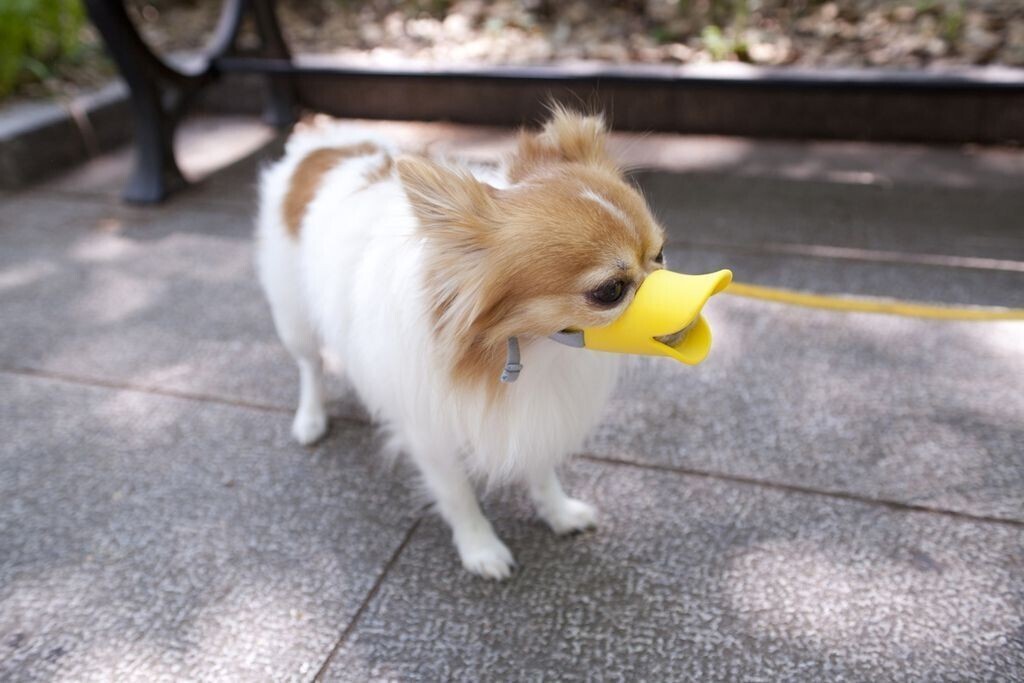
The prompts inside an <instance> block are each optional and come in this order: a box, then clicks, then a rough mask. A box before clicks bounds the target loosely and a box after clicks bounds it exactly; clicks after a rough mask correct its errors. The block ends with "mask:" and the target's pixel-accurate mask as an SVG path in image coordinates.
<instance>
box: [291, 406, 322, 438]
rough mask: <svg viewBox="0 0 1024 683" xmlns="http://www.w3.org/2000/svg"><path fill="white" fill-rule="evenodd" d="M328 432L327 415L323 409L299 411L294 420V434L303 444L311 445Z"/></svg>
mask: <svg viewBox="0 0 1024 683" xmlns="http://www.w3.org/2000/svg"><path fill="white" fill-rule="evenodd" d="M326 433H327V415H326V414H325V413H324V412H323V411H316V412H314V411H299V412H297V413H295V420H294V421H293V422H292V436H294V437H295V440H296V441H298V442H299V443H300V444H302V445H303V446H311V445H312V444H314V443H316V442H317V441H319V440H320V439H321V437H323V435H324V434H326Z"/></svg>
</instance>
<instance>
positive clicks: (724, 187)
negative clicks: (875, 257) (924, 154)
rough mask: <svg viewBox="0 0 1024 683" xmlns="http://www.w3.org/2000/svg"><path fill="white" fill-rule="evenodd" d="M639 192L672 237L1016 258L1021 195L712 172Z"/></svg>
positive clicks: (652, 183)
mask: <svg viewBox="0 0 1024 683" xmlns="http://www.w3.org/2000/svg"><path fill="white" fill-rule="evenodd" d="M639 180H640V182H641V183H642V186H643V188H644V191H645V193H646V195H647V197H648V200H649V201H650V202H651V205H652V206H653V207H655V208H656V213H657V215H658V217H659V218H660V219H661V220H662V222H663V224H664V225H665V227H666V229H668V230H669V231H670V234H671V237H672V239H676V240H683V241H687V242H697V243H700V242H705V243H711V246H715V245H721V244H723V243H725V244H741V245H757V244H760V243H763V242H770V243H796V244H809V245H833V246H845V247H854V248H859V249H865V250H883V251H895V252H911V253H919V254H939V255H952V256H974V257H984V258H992V259H1012V260H1016V261H1024V230H1022V227H1024V218H1022V217H1024V193H1021V192H1019V191H1016V190H1009V189H989V188H972V189H955V188H946V187H921V186H917V187H915V186H905V185H900V186H885V185H879V184H857V183H847V184H842V183H830V182H821V181H817V180H813V179H808V180H803V181H793V180H790V179H780V178H767V177H736V176H727V175H719V174H689V175H686V176H684V177H680V176H679V175H678V174H671V173H647V174H643V175H642V176H641V177H640V179H639Z"/></svg>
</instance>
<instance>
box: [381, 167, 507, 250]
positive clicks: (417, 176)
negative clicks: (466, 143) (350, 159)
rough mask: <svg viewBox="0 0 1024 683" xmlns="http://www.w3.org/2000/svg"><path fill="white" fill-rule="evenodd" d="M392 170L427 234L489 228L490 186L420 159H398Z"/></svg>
mask: <svg viewBox="0 0 1024 683" xmlns="http://www.w3.org/2000/svg"><path fill="white" fill-rule="evenodd" d="M395 167H396V168H397V170H398V177H399V178H401V180H402V186H403V187H404V188H405V193H406V196H408V197H409V203H410V204H411V205H412V209H413V211H414V212H415V214H416V218H418V219H419V222H420V225H421V226H422V228H423V229H424V230H426V231H427V232H428V233H436V232H442V233H446V232H447V233H455V234H458V233H475V232H479V231H485V230H488V229H489V228H490V227H491V226H490V225H489V223H490V220H491V218H492V217H493V216H494V194H495V189H494V188H493V187H491V186H490V185H487V184H486V183H482V182H480V181H479V180H477V179H476V178H474V177H473V176H472V175H470V174H469V173H467V172H465V171H461V170H457V169H453V168H448V167H445V166H443V165H441V164H438V163H436V162H434V161H431V160H429V159H424V158H422V157H412V156H407V157H401V158H399V159H398V160H397V161H396V162H395ZM453 236H454V235H453ZM464 236H466V235H464Z"/></svg>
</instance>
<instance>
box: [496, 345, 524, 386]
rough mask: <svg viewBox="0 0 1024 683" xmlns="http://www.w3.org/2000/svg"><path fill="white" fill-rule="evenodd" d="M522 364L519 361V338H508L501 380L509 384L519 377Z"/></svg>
mask: <svg viewBox="0 0 1024 683" xmlns="http://www.w3.org/2000/svg"><path fill="white" fill-rule="evenodd" d="M522 369H523V364H522V363H520V362H519V338H518V337H509V338H508V355H507V356H506V357H505V369H504V370H502V371H501V381H502V382H504V383H505V384H511V383H512V382H515V381H516V380H517V379H519V373H520V372H521V371H522Z"/></svg>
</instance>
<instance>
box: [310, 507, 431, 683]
mask: <svg viewBox="0 0 1024 683" xmlns="http://www.w3.org/2000/svg"><path fill="white" fill-rule="evenodd" d="M425 516H426V509H424V511H423V512H422V513H421V514H420V516H419V517H417V518H416V519H415V520H413V523H412V524H410V525H409V529H408V530H407V531H406V532H405V536H404V537H403V538H402V542H401V543H399V544H398V547H397V548H395V552H394V553H392V554H391V557H390V558H388V561H387V562H386V563H384V567H383V568H382V569H381V571H380V574H378V575H377V579H376V580H375V581H374V582H373V585H372V586H371V587H370V590H369V591H368V592H367V593H366V597H365V598H363V602H362V604H360V605H359V609H357V610H356V613H355V614H354V615H352V619H351V621H349V622H348V625H347V626H346V627H345V630H344V631H342V632H341V635H340V636H338V640H337V642H336V643H334V647H332V648H331V651H330V652H329V653H328V654H327V658H326V659H324V661H323V664H321V665H320V668H319V669H317V672H316V675H315V676H313V678H312V680H313V681H322V680H323V677H324V675H325V674H326V673H327V669H328V668H329V667H330V665H331V660H332V659H334V656H335V655H336V654H338V651H339V650H340V649H341V646H342V645H344V644H345V641H346V640H348V638H349V636H351V635H352V632H353V631H354V630H355V628H356V626H357V625H358V624H359V620H360V619H361V618H362V616H363V614H364V613H365V612H366V610H367V608H369V606H370V603H371V602H373V599H374V598H375V597H377V593H379V592H380V587H381V586H382V585H383V584H384V580H385V579H387V577H388V574H389V573H391V570H392V568H394V566H395V565H396V564H397V563H398V558H399V557H401V555H402V552H403V551H404V550H405V549H406V547H407V546H408V545H409V542H410V541H412V537H413V535H415V533H416V530H417V529H419V528H420V524H421V523H422V522H423V519H424V517H425Z"/></svg>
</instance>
